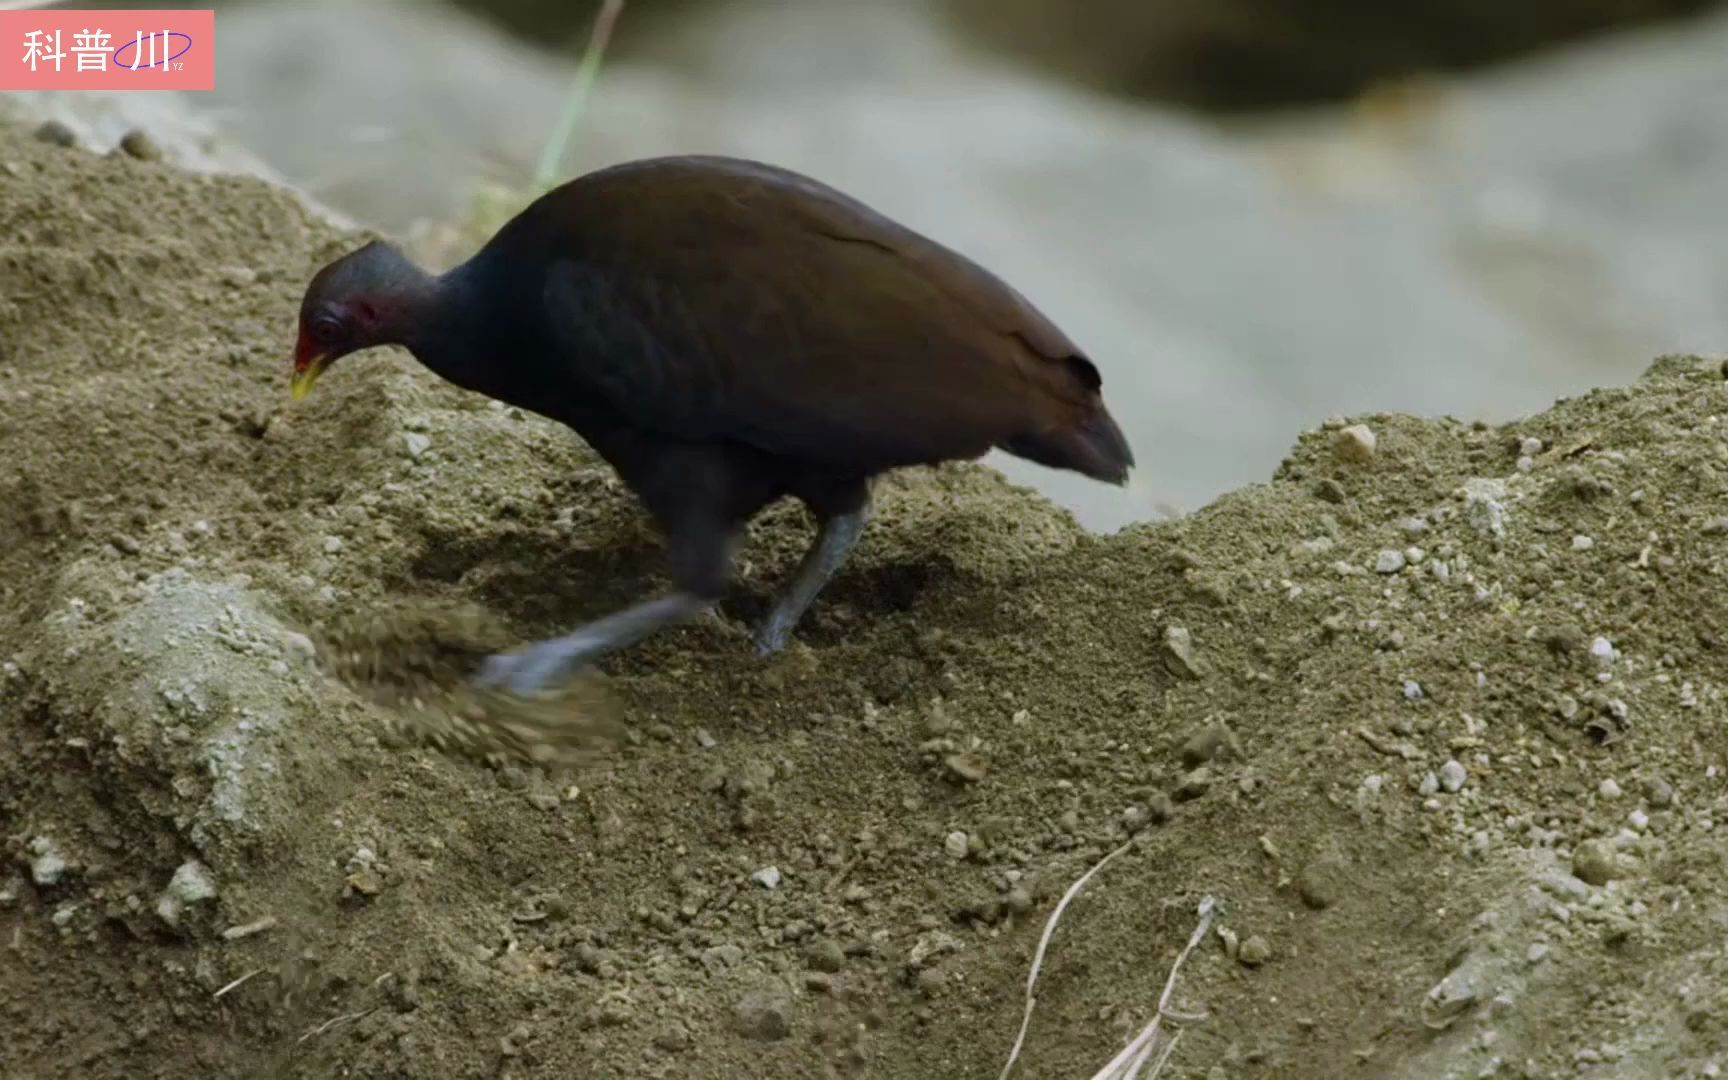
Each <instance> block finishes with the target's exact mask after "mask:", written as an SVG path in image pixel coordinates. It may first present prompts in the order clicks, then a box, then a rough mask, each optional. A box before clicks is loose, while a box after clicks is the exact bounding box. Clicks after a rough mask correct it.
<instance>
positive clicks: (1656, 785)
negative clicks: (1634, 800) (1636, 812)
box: [1644, 776, 1674, 810]
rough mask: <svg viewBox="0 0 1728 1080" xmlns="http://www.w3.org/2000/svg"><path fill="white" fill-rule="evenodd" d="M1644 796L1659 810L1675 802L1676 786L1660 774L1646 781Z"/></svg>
mask: <svg viewBox="0 0 1728 1080" xmlns="http://www.w3.org/2000/svg"><path fill="white" fill-rule="evenodd" d="M1644 798H1645V800H1646V801H1647V802H1649V803H1650V805H1651V806H1654V807H1656V808H1657V809H1658V810H1661V809H1665V808H1667V807H1669V806H1672V805H1673V804H1674V786H1673V785H1672V784H1670V783H1668V781H1666V780H1664V779H1662V778H1661V777H1659V776H1654V777H1651V778H1650V779H1648V780H1646V781H1644Z"/></svg>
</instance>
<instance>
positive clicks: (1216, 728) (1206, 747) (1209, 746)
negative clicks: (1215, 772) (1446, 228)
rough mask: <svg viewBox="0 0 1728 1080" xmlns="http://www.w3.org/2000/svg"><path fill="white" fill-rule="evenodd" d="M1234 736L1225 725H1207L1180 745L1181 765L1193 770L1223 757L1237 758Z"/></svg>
mask: <svg viewBox="0 0 1728 1080" xmlns="http://www.w3.org/2000/svg"><path fill="white" fill-rule="evenodd" d="M1237 749H1238V744H1237V741H1236V736H1235V734H1234V733H1233V732H1232V731H1231V730H1230V728H1229V727H1228V726H1227V725H1225V724H1207V725H1206V726H1205V727H1203V728H1201V729H1200V730H1199V731H1196V732H1195V733H1194V734H1192V735H1190V736H1188V741H1187V742H1185V743H1183V744H1182V764H1184V765H1186V766H1188V767H1189V768H1193V767H1195V766H1197V765H1204V764H1206V763H1207V762H1209V761H1211V760H1212V759H1214V758H1216V757H1219V756H1221V755H1222V756H1224V757H1226V758H1229V757H1239V756H1240V754H1239V753H1237Z"/></svg>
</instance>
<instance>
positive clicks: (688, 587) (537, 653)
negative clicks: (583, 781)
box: [475, 514, 736, 694]
mask: <svg viewBox="0 0 1728 1080" xmlns="http://www.w3.org/2000/svg"><path fill="white" fill-rule="evenodd" d="M735 540H736V530H735V529H733V528H730V527H727V526H725V525H723V524H720V523H718V522H717V521H715V520H714V519H712V518H708V517H698V516H696V515H693V514H692V515H689V516H687V517H686V518H684V519H683V520H681V521H679V522H678V525H677V527H676V528H675V529H673V530H672V533H671V536H670V537H669V547H670V551H669V554H670V556H671V563H672V580H673V582H674V584H675V585H676V586H677V588H676V589H675V590H674V591H673V592H671V593H668V594H666V595H665V596H660V597H656V598H655V599H653V600H646V601H643V602H642V603H639V604H635V605H633V606H631V607H627V608H625V609H624V610H622V611H618V612H614V613H613V614H611V615H607V616H604V617H603V618H599V619H596V620H594V621H593V622H591V623H589V624H587V625H586V626H583V627H580V628H578V629H576V630H574V631H571V632H570V633H568V634H565V635H563V636H561V637H555V638H549V639H547V640H545V641H537V642H534V643H533V644H531V645H528V646H525V647H523V648H521V649H518V650H516V651H515V652H511V653H501V654H499V655H496V656H490V657H487V659H486V662H485V664H484V665H482V667H481V669H480V674H479V675H478V676H477V677H476V679H475V681H476V682H477V683H478V684H479V685H481V686H486V687H494V688H498V689H503V690H508V691H510V692H511V693H514V694H531V693H533V692H534V691H536V690H539V689H541V688H543V687H546V686H547V685H549V684H551V683H554V682H556V681H558V680H559V679H561V678H565V677H567V676H569V675H570V674H572V673H573V672H575V671H576V669H578V668H580V667H582V666H583V665H585V664H592V663H594V662H595V661H597V660H599V659H601V658H602V657H605V656H608V655H610V654H611V653H615V652H617V651H618V650H619V649H622V648H625V647H626V646H630V645H634V644H636V643H637V642H639V641H641V640H642V639H643V638H646V637H648V636H650V635H651V634H654V633H655V632H657V631H659V630H663V629H666V628H667V627H670V626H674V625H677V624H678V623H684V622H689V621H690V620H691V619H694V618H695V617H696V616H698V615H700V614H702V613H703V612H704V611H706V610H708V609H709V608H711V607H713V606H714V604H715V603H716V602H717V601H718V600H719V599H720V597H721V595H722V594H723V593H724V591H725V588H726V581H727V578H728V577H729V576H730V572H731V565H732V548H733V545H734V542H735Z"/></svg>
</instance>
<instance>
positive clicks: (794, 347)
mask: <svg viewBox="0 0 1728 1080" xmlns="http://www.w3.org/2000/svg"><path fill="white" fill-rule="evenodd" d="M794 179H796V178H794ZM631 194H632V195H633V196H634V198H636V199H647V200H653V199H655V198H659V199H661V200H663V201H664V202H665V204H666V209H664V210H662V211H660V212H656V211H655V210H654V209H652V206H653V203H652V202H649V203H648V207H647V208H645V207H644V205H643V203H641V202H636V203H635V205H634V212H633V213H631V214H628V215H626V214H614V215H612V216H611V217H610V218H604V217H601V218H596V217H592V216H590V217H587V219H586V220H585V222H584V226H583V229H582V242H581V243H580V245H578V249H577V250H576V251H575V252H573V253H572V254H571V255H569V256H568V257H566V258H563V259H561V260H560V261H558V262H556V263H555V264H554V265H553V266H552V268H551V269H550V271H549V274H548V277H547V279H546V280H547V284H546V291H545V295H544V298H543V299H544V302H545V305H546V318H547V320H548V325H549V326H550V327H551V332H552V334H553V337H554V339H555V340H556V342H557V343H558V345H559V347H560V350H561V351H562V352H563V353H564V355H565V360H566V362H567V363H569V364H571V365H573V366H574V367H575V368H576V369H578V377H579V378H580V379H581V380H582V381H583V382H584V383H585V384H586V385H587V386H588V387H589V389H591V390H592V391H593V392H595V393H598V394H600V395H602V396H603V397H604V398H605V399H606V400H607V402H608V403H609V404H610V405H611V406H612V407H613V408H615V409H616V410H618V411H619V412H620V413H621V414H623V415H624V416H626V417H628V418H629V419H630V420H631V422H633V423H636V424H639V425H641V426H644V427H647V428H649V429H652V430H657V431H660V432H662V433H664V434H665V435H667V436H669V437H673V438H688V439H707V438H730V439H736V440H740V441H743V442H747V443H751V444H754V445H756V446H758V447H760V448H762V449H764V450H768V451H770V452H775V453H783V454H788V455H793V456H798V457H803V458H807V459H810V460H816V461H831V462H834V463H838V464H862V463H871V464H886V463H890V462H892V463H911V462H917V461H928V460H938V459H941V458H945V457H954V456H975V455H978V454H982V453H984V452H985V451H987V450H988V449H989V448H990V447H991V446H993V445H995V444H996V443H997V442H999V441H1000V440H1002V439H1005V438H1011V437H1013V436H1015V435H1019V434H1024V433H1027V432H1029V431H1034V430H1038V429H1041V428H1045V427H1051V426H1058V425H1061V424H1065V423H1069V422H1072V420H1073V419H1074V417H1076V416H1078V415H1079V414H1080V413H1081V412H1082V411H1083V410H1085V409H1086V408H1087V407H1089V406H1090V405H1091V404H1092V403H1095V402H1096V390H1097V387H1096V373H1095V369H1093V368H1092V367H1091V365H1090V363H1089V362H1088V361H1086V360H1085V359H1084V358H1083V357H1082V356H1081V354H1080V353H1079V351H1078V350H1077V349H1076V348H1075V347H1074V346H1073V345H1072V343H1070V342H1069V341H1068V340H1067V339H1066V338H1065V337H1064V336H1063V335H1062V334H1061V333H1060V331H1058V330H1056V328H1055V327H1054V326H1052V325H1051V324H1050V323H1049V322H1048V321H1047V320H1045V319H1044V318H1043V316H1042V315H1040V314H1039V313H1038V312H1037V311H1035V310H1034V309H1032V308H1031V306H1030V305H1029V304H1027V303H1026V302H1025V301H1024V300H1023V299H1021V298H1020V297H1019V296H1018V295H1017V294H1016V293H1014V292H1013V291H1012V290H1010V289H1009V288H1008V287H1007V286H1005V285H1003V284H1002V283H1000V282H999V281H997V280H996V279H995V278H994V277H992V276H990V275H989V274H987V273H985V272H984V271H983V270H981V269H979V268H978V267H976V266H974V265H973V264H972V263H970V262H969V261H967V260H965V259H963V258H961V257H960V256H958V255H956V254H954V253H952V252H949V251H948V250H947V249H945V248H941V247H939V246H937V245H935V244H933V243H931V242H929V241H926V240H924V239H923V238H922V237H919V236H917V235H916V234H914V233H911V232H909V231H907V230H904V229H901V228H899V227H898V226H895V225H894V224H893V223H891V222H888V221H887V220H886V219H883V218H881V217H879V216H877V215H875V214H874V213H872V212H871V211H869V210H868V209H867V208H864V207H862V206H861V205H858V204H856V203H851V202H850V201H849V200H844V197H843V196H838V195H837V194H835V193H832V192H829V191H827V189H823V188H819V187H818V188H816V189H815V190H814V192H812V191H811V190H804V189H800V188H798V187H796V186H793V185H792V183H791V182H786V181H778V182H773V183H763V184H759V185H748V184H747V185H742V186H724V187H717V188H710V189H704V188H702V187H701V186H700V185H699V184H697V183H695V182H692V183H691V185H690V187H689V188H687V189H685V190H681V191H680V190H674V191H652V190H640V191H636V192H633V193H631ZM590 201H591V202H596V201H598V202H604V200H590ZM605 209H606V208H605V207H604V206H594V205H590V206H587V207H585V208H584V210H585V211H586V212H587V214H590V215H592V214H603V213H604V211H605ZM606 221H611V222H614V223H616V224H613V225H612V226H610V227H607V226H606V225H605V224H604V223H605V222H606ZM1089 379H1090V380H1091V382H1090V383H1089V382H1088V380H1089Z"/></svg>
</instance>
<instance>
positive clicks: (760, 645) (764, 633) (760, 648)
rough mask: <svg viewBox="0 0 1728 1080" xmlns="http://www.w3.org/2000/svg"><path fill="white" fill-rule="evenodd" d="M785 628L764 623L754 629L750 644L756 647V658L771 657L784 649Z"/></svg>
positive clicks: (771, 623)
mask: <svg viewBox="0 0 1728 1080" xmlns="http://www.w3.org/2000/svg"><path fill="white" fill-rule="evenodd" d="M786 637H787V634H786V628H785V627H783V626H780V625H778V624H776V623H773V622H765V623H763V624H762V625H761V626H759V627H757V628H756V633H754V634H753V635H751V638H750V640H751V642H752V644H754V645H755V646H756V655H757V656H773V655H774V654H775V653H777V652H779V651H780V650H781V649H784V648H785V647H786Z"/></svg>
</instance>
